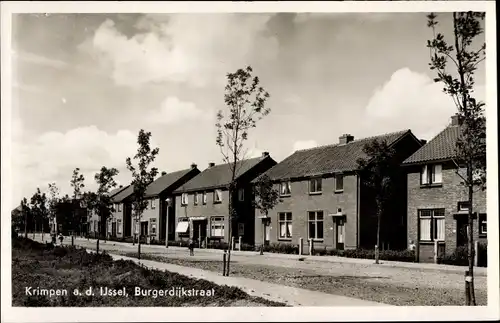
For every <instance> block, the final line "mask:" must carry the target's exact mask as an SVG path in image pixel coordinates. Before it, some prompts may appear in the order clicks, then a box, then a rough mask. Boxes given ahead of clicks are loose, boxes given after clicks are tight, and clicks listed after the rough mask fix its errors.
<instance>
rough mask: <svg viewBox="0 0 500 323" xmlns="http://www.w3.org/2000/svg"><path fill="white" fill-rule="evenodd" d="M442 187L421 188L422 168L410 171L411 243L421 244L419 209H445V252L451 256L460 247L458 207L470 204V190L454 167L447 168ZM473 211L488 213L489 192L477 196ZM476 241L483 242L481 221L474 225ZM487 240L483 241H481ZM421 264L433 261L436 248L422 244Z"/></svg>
mask: <svg viewBox="0 0 500 323" xmlns="http://www.w3.org/2000/svg"><path fill="white" fill-rule="evenodd" d="M442 174H443V176H442V179H443V180H442V182H443V183H442V186H441V187H430V188H421V187H420V166H414V167H409V168H408V175H407V178H408V213H407V216H408V239H409V240H410V239H411V240H413V241H415V243H416V242H417V241H418V209H425V208H444V209H445V230H446V231H445V244H444V247H443V249H444V252H446V253H451V252H453V250H454V249H455V248H456V244H457V232H456V230H457V222H456V220H455V219H454V217H453V214H455V213H456V212H457V203H458V202H460V201H466V200H467V189H466V187H465V186H463V185H461V184H460V182H461V181H462V179H461V178H460V177H459V176H458V175H457V174H456V172H455V168H454V165H453V164H451V163H445V164H443V169H442ZM473 211H474V212H478V213H486V192H485V191H479V192H477V193H475V194H474V205H473ZM473 234H474V240H478V238H479V230H478V221H477V220H475V221H474V226H473ZM481 239H482V240H484V238H483V237H481ZM419 247H420V253H421V255H422V257H423V259H421V261H425V260H427V261H429V254H430V253H433V248H434V247H433V245H429V244H425V243H420V245H419Z"/></svg>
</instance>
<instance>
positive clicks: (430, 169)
mask: <svg viewBox="0 0 500 323" xmlns="http://www.w3.org/2000/svg"><path fill="white" fill-rule="evenodd" d="M442 183H443V174H442V165H441V164H434V165H424V166H422V169H421V171H420V184H421V185H433V184H442Z"/></svg>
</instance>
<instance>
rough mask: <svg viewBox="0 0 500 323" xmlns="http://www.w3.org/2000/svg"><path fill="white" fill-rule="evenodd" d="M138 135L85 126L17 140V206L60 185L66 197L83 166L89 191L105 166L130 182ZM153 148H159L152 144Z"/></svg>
mask: <svg viewBox="0 0 500 323" xmlns="http://www.w3.org/2000/svg"><path fill="white" fill-rule="evenodd" d="M136 141H137V135H136V134H135V133H132V132H130V131H128V130H120V131H118V132H116V133H114V134H110V133H107V132H105V131H102V130H100V129H98V128H97V127H95V126H88V127H81V128H76V129H72V130H69V131H67V132H65V133H62V132H55V131H50V132H46V133H43V134H42V135H40V136H38V137H37V139H32V140H26V139H25V140H24V141H20V140H17V141H16V140H14V139H13V144H12V180H13V183H15V184H16V185H15V187H14V188H13V201H12V202H13V203H14V204H16V203H18V201H19V200H20V199H21V198H22V197H27V198H29V197H30V196H31V195H32V194H33V193H34V192H35V190H36V188H37V187H40V188H41V189H42V191H43V190H46V189H47V186H48V183H51V182H56V184H57V186H58V187H59V188H60V189H61V191H62V193H63V194H66V193H70V192H71V189H70V185H69V181H70V179H71V174H72V172H73V169H75V168H76V167H79V168H80V170H81V172H82V174H83V175H84V176H85V186H86V187H85V190H88V189H89V190H92V189H95V188H96V184H95V180H94V174H95V173H96V172H98V171H99V169H100V168H101V167H102V166H106V167H115V168H117V169H118V170H119V171H120V174H119V175H118V176H117V181H118V182H120V183H121V184H128V183H129V182H130V172H129V171H128V170H127V169H126V165H125V159H126V158H127V157H129V156H130V157H132V156H133V155H135V153H136V151H137V143H136ZM152 145H154V146H156V147H157V146H158V145H156V144H155V143H154V142H152Z"/></svg>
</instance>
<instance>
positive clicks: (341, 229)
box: [335, 218, 345, 250]
mask: <svg viewBox="0 0 500 323" xmlns="http://www.w3.org/2000/svg"><path fill="white" fill-rule="evenodd" d="M335 228H336V230H335V231H336V233H337V234H336V235H335V240H336V241H335V247H336V249H337V250H344V243H345V225H344V219H342V218H337V219H336V221H335Z"/></svg>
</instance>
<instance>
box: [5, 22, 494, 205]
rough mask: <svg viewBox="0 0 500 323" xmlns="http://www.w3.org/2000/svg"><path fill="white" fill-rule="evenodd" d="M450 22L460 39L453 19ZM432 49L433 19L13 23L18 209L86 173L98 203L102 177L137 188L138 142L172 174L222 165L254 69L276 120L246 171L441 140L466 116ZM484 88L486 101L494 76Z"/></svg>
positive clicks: (447, 27)
mask: <svg viewBox="0 0 500 323" xmlns="http://www.w3.org/2000/svg"><path fill="white" fill-rule="evenodd" d="M438 20H439V22H440V24H439V25H438V29H439V31H441V32H443V33H444V34H445V35H451V31H452V29H451V27H452V26H451V14H446V13H440V14H438ZM483 36H484V35H483ZM431 37H432V31H431V30H430V29H429V28H428V27H427V25H426V14H425V13H330V14H327V13H315V14H311V13H299V14H295V13H240V14H228V13H219V14H201V13H199V14H195V13H191V14H83V13H82V14H47V15H46V14H18V15H14V16H13V21H12V69H13V79H12V84H13V88H12V167H13V172H12V181H13V183H15V187H13V192H12V193H13V196H12V197H13V201H12V207H15V206H17V205H18V204H19V201H20V199H21V198H22V197H28V198H29V197H30V196H31V195H32V194H33V193H34V192H35V190H36V188H37V187H40V188H41V189H42V191H46V189H47V187H48V183H51V182H55V183H56V184H57V186H58V187H59V188H60V189H61V192H62V193H63V194H66V193H70V186H69V181H70V179H71V174H72V171H73V169H75V168H76V167H79V168H80V169H81V172H82V173H83V175H84V176H85V178H86V181H85V185H86V187H85V189H86V190H92V189H95V188H96V184H95V181H94V174H95V173H96V172H97V171H98V170H99V169H100V168H101V167H102V166H106V167H115V168H117V169H118V170H119V171H120V173H119V175H118V176H117V181H118V182H119V183H120V184H122V185H127V184H128V183H130V180H131V176H130V172H129V171H128V170H127V169H126V165H125V159H126V158H127V157H129V156H133V155H134V154H135V153H136V150H137V143H136V141H137V134H138V132H139V130H140V129H145V130H146V131H150V132H151V133H152V144H153V146H155V147H159V149H160V152H159V155H158V157H157V159H156V160H155V162H154V164H155V166H156V167H157V168H158V169H159V170H160V172H161V171H166V172H173V171H177V170H181V169H186V168H189V167H190V165H191V164H192V163H196V164H197V165H198V168H200V169H201V170H203V169H205V168H206V167H207V166H208V163H209V162H215V163H221V162H222V155H221V153H220V151H219V148H218V147H217V145H216V141H215V139H216V128H215V122H216V120H215V115H216V112H217V111H218V110H221V109H222V110H223V111H224V110H225V109H227V108H226V107H225V105H224V86H225V82H226V74H227V73H231V72H234V71H236V70H237V69H238V68H244V67H245V66H248V65H250V66H252V68H253V71H254V75H255V76H258V77H259V79H260V81H261V85H262V86H263V87H264V88H265V89H266V90H267V91H268V92H269V94H270V99H269V100H268V101H267V103H266V106H267V107H268V108H270V109H271V112H270V114H269V115H268V116H266V117H265V118H264V119H262V120H261V121H259V122H258V124H257V127H256V128H255V129H254V130H252V132H250V134H249V140H248V141H247V143H246V147H247V148H248V151H249V154H248V157H254V156H260V154H261V153H262V152H263V151H267V152H269V153H270V155H271V157H273V158H274V159H275V160H276V161H278V162H279V161H281V160H283V159H284V158H285V157H287V156H288V155H290V154H291V153H293V151H295V150H297V149H304V148H310V147H314V146H318V145H326V144H334V143H337V142H338V137H339V136H340V135H342V134H344V133H349V134H351V135H353V136H354V137H355V138H363V137H367V136H372V135H377V134H383V133H387V132H393V131H399V130H403V129H411V130H412V131H413V133H414V134H415V135H416V136H417V137H419V138H421V139H427V140H429V139H431V138H432V137H433V136H434V135H436V134H437V133H438V132H440V131H441V130H442V129H443V128H444V127H446V126H447V125H448V123H449V119H450V116H451V115H452V114H454V113H455V111H456V107H455V106H454V104H453V101H452V100H451V98H449V97H448V96H446V95H445V94H444V93H442V85H440V84H437V83H434V82H433V78H434V77H435V75H434V74H433V72H432V71H431V70H430V69H429V66H428V63H429V49H428V48H427V47H426V43H427V39H430V38H431ZM479 41H480V42H484V37H482V38H481V39H479ZM476 82H477V86H476V92H477V93H476V94H477V98H478V99H484V96H485V76H484V65H481V66H479V70H478V71H477V74H476Z"/></svg>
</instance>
